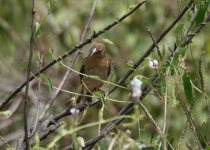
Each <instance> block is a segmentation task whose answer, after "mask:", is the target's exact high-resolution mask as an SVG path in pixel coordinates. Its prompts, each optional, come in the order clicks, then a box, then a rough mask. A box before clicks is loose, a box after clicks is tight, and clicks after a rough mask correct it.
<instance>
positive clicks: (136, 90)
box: [130, 78, 142, 102]
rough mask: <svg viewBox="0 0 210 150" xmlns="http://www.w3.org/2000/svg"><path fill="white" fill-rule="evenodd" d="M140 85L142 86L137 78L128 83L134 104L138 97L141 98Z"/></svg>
mask: <svg viewBox="0 0 210 150" xmlns="http://www.w3.org/2000/svg"><path fill="white" fill-rule="evenodd" d="M141 85H142V82H141V80H139V79H137V78H134V79H133V80H131V82H130V87H131V97H132V99H133V100H134V102H138V101H139V99H140V97H141V95H142V91H141Z"/></svg>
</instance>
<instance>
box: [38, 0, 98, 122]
mask: <svg viewBox="0 0 210 150" xmlns="http://www.w3.org/2000/svg"><path fill="white" fill-rule="evenodd" d="M97 2H98V0H95V1H94V2H93V6H92V9H91V12H90V15H89V18H88V21H87V23H86V25H85V27H84V31H83V33H82V37H81V40H80V44H81V43H82V42H84V40H85V37H86V35H87V31H88V28H89V26H90V22H91V20H92V18H93V14H94V11H95V8H96V4H97ZM79 54H80V52H79V49H78V50H77V51H76V53H75V54H74V56H73V60H72V62H71V63H70V65H69V67H70V68H72V67H73V66H74V64H75V63H76V61H77V58H78V57H79ZM71 72H72V71H71V70H70V69H68V70H67V72H66V73H65V75H64V77H63V79H62V80H61V83H60V84H59V86H58V89H57V90H56V91H55V93H54V94H53V96H52V99H51V100H50V101H49V102H48V103H47V106H46V107H45V109H44V111H43V113H42V114H41V116H40V118H39V120H42V119H43V118H44V116H45V114H46V113H47V112H48V110H49V108H50V107H51V105H52V104H53V102H54V101H55V99H56V97H57V96H58V94H59V93H60V89H62V87H63V85H64V83H65V82H66V80H67V79H68V77H69V75H70V74H71Z"/></svg>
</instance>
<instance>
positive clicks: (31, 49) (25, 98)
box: [23, 0, 36, 150]
mask: <svg viewBox="0 0 210 150" xmlns="http://www.w3.org/2000/svg"><path fill="white" fill-rule="evenodd" d="M35 13H36V12H35V0H32V22H31V38H30V52H29V58H28V67H27V79H26V90H25V96H24V114H23V115H24V133H25V143H26V144H25V145H26V150H29V149H30V141H29V138H28V122H27V108H28V106H27V105H28V89H29V80H30V73H31V63H32V59H33V46H34V41H35Z"/></svg>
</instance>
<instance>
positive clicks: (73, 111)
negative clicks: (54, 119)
mask: <svg viewBox="0 0 210 150" xmlns="http://www.w3.org/2000/svg"><path fill="white" fill-rule="evenodd" d="M70 113H71V114H72V115H77V114H79V109H77V108H72V109H70Z"/></svg>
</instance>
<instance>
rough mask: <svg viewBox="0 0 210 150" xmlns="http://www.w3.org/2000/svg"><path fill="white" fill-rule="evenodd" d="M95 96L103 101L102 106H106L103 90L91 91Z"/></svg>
mask: <svg viewBox="0 0 210 150" xmlns="http://www.w3.org/2000/svg"><path fill="white" fill-rule="evenodd" d="M93 94H94V95H95V96H96V97H98V98H99V100H100V101H101V102H102V103H103V105H104V107H105V108H107V107H106V101H105V93H104V92H103V91H96V92H94V93H93Z"/></svg>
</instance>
